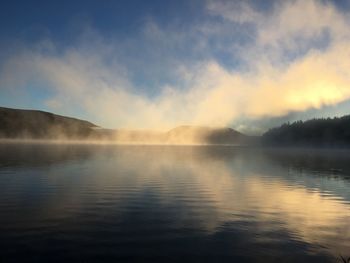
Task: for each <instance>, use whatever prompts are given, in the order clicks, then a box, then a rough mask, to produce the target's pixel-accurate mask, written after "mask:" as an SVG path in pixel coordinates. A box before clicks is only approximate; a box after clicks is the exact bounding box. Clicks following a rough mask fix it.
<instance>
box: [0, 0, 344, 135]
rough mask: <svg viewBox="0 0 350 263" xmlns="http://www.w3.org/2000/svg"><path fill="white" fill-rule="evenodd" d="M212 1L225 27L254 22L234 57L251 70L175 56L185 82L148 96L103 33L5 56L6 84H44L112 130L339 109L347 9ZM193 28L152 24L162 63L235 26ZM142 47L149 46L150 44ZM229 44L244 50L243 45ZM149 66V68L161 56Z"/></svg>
mask: <svg viewBox="0 0 350 263" xmlns="http://www.w3.org/2000/svg"><path fill="white" fill-rule="evenodd" d="M207 7H208V11H209V16H210V17H212V16H220V17H222V18H223V20H222V21H221V22H220V23H222V24H223V25H224V28H226V29H227V28H230V27H229V26H228V25H230V24H231V23H238V24H242V23H251V24H254V25H255V27H256V29H257V30H256V32H255V41H253V42H250V43H249V44H244V45H242V46H240V47H239V50H240V53H239V54H238V55H237V54H236V56H239V57H240V58H241V59H242V60H245V61H246V63H247V66H246V67H245V68H243V69H242V68H239V69H235V70H233V69H228V68H225V67H224V66H223V65H222V64H220V63H219V60H217V59H216V58H215V56H209V57H208V58H206V59H204V58H202V59H201V60H192V61H191V60H190V58H189V61H183V63H181V61H176V63H175V64H172V65H175V66H174V67H171V68H165V69H162V70H168V71H172V72H173V74H175V75H176V76H177V77H178V78H179V80H178V83H175V84H171V85H170V84H168V85H167V84H163V85H161V86H159V87H158V88H157V93H156V94H155V95H153V96H149V95H147V94H145V93H143V92H140V91H139V90H138V87H137V84H135V83H133V81H132V79H131V78H130V75H129V73H130V71H132V68H128V65H124V64H123V63H122V62H120V61H119V60H118V56H116V55H115V54H116V53H118V54H120V53H122V52H123V51H120V50H118V52H115V51H116V48H113V45H114V42H112V43H109V42H108V41H107V43H104V42H106V41H103V40H101V39H99V41H97V42H95V43H94V42H93V43H86V42H83V44H81V45H77V46H76V47H75V48H67V49H66V50H64V51H63V52H61V53H55V52H52V51H50V52H42V51H41V50H34V51H33V50H27V51H26V52H22V53H20V54H18V55H16V56H14V57H12V58H11V59H10V60H9V61H7V62H6V64H5V65H4V68H3V70H2V74H1V75H0V82H1V83H6V85H7V86H12V87H17V88H18V87H26V83H28V82H30V81H35V80H40V81H41V82H42V83H45V85H46V86H47V87H48V88H51V89H52V93H53V94H54V96H52V97H51V98H49V99H48V100H47V101H46V105H47V106H49V107H51V108H52V109H53V110H58V111H59V110H60V109H64V110H65V112H69V109H72V110H71V111H72V115H74V110H73V109H74V107H75V106H74V105H80V107H81V108H82V109H83V110H84V111H86V112H87V115H89V116H92V120H97V122H98V124H101V125H103V126H107V127H113V128H114V127H129V128H170V127H173V126H176V125H180V124H200V125H210V126H221V125H230V124H232V123H234V121H235V120H236V119H238V118H242V117H246V118H261V117H266V116H267V117H269V116H282V115H284V114H287V113H288V112H291V111H304V110H307V109H310V108H321V107H323V106H324V105H335V104H337V103H339V102H342V101H344V100H346V99H349V98H350V88H349V84H350V75H349V73H348V69H349V68H350V59H349V56H350V48H349V47H350V41H349V39H350V38H349V37H350V31H349V29H348V28H347V27H346V24H347V21H348V19H349V17H348V14H347V13H341V12H339V11H338V10H337V9H336V8H335V7H334V6H332V5H331V4H329V3H323V2H319V1H306V2H305V1H288V2H283V3H282V4H281V3H278V4H276V5H275V6H274V8H273V9H272V10H270V11H269V12H270V13H269V14H266V13H261V12H259V11H257V10H255V9H254V8H252V7H251V6H249V5H248V4H247V3H246V2H239V3H238V4H237V2H218V1H215V2H209V3H208V6H207ZM208 21H209V22H208V23H207V24H205V26H208V25H210V23H211V22H210V19H209V20H208ZM193 27H195V28H190V29H188V30H187V31H186V30H184V31H180V30H178V31H176V32H181V34H180V35H174V31H172V30H170V29H169V28H168V29H167V30H165V29H164V28H162V26H161V25H158V24H156V23H155V22H154V21H147V22H146V25H145V28H144V31H143V32H142V34H143V37H144V38H148V39H151V40H152V41H151V42H152V44H154V45H155V46H154V47H153V49H152V51H153V52H154V54H157V50H158V49H159V50H161V53H159V54H158V55H157V56H155V57H154V58H156V59H157V60H161V59H162V56H166V55H167V53H166V50H167V48H169V49H171V48H177V47H181V45H191V44H192V43H191V41H190V40H192V39H194V38H196V36H197V35H196V34H198V38H199V39H200V41H199V42H201V41H205V42H206V43H205V44H203V43H202V44H201V45H198V43H199V42H198V43H194V45H196V47H198V48H202V49H203V50H202V52H205V51H208V52H210V51H209V49H208V48H210V45H209V44H208V43H210V39H211V38H213V37H215V38H220V37H227V34H230V31H229V30H228V31H227V30H223V31H220V32H212V31H211V30H207V31H206V34H204V35H203V30H197V29H198V25H193ZM213 28H215V27H213ZM201 29H203V27H201ZM324 30H328V32H329V34H330V36H331V38H330V39H329V43H328V45H326V46H325V47H322V48H318V47H317V46H316V47H314V46H312V44H313V43H314V42H313V41H314V39H315V38H316V39H317V38H318V37H319V36H320V34H322V32H324ZM214 33H215V34H214ZM193 34H194V35H193ZM232 37H233V38H234V36H232ZM128 41H130V40H128ZM137 41H140V39H138V40H137ZM145 41H146V40H145ZM147 41H149V40H147ZM320 41H321V40H320ZM138 44H139V46H140V48H142V43H138ZM148 44H149V43H148ZM229 44H230V43H228V46H227V49H228V50H230V45H229ZM231 44H232V45H234V46H237V43H234V42H232V43H231ZM157 45H159V46H157ZM116 46H117V48H119V47H121V46H123V45H116ZM301 46H302V47H305V46H306V47H307V48H306V49H305V50H304V52H302V53H301V54H299V55H298V56H296V57H293V58H289V57H288V55H286V54H285V52H284V51H285V49H288V50H292V51H295V50H296V51H298V49H300V47H301ZM51 49H52V47H51ZM234 50H237V49H234ZM168 52H169V54H170V53H171V50H169V51H168ZM175 55H176V54H172V56H175ZM140 59H141V58H140ZM226 59H229V58H226ZM148 63H149V64H150V67H151V66H152V64H153V61H149V62H148ZM154 63H155V64H157V63H158V61H154ZM144 64H145V65H146V64H147V63H144ZM157 65H160V66H162V65H164V64H162V63H160V64H157ZM160 72H161V71H160ZM157 77H159V76H154V78H157ZM180 86H181V87H180ZM58 113H59V112H58ZM245 129H246V127H245Z"/></svg>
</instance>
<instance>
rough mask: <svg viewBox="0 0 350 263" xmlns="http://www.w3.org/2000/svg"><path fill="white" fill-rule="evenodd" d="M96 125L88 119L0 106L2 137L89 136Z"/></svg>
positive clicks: (0, 131)
mask: <svg viewBox="0 0 350 263" xmlns="http://www.w3.org/2000/svg"><path fill="white" fill-rule="evenodd" d="M96 127H97V126H96V125H95V124H93V123H91V122H88V121H84V120H79V119H75V118H70V117H64V116H60V115H56V114H52V113H49V112H45V111H38V110H20V109H10V108H4V107H0V138H32V139H52V138H55V139H57V138H64V139H67V138H68V139H75V138H87V137H89V136H90V135H92V134H93V132H94V128H96Z"/></svg>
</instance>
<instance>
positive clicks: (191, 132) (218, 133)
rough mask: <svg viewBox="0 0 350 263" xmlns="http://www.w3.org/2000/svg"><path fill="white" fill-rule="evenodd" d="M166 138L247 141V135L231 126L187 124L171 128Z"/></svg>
mask: <svg viewBox="0 0 350 263" xmlns="http://www.w3.org/2000/svg"><path fill="white" fill-rule="evenodd" d="M166 138H167V142H169V143H172V142H177V143H209V144H244V143H246V142H247V141H248V136H246V135H244V134H242V133H240V132H238V131H236V130H234V129H231V128H211V127H202V126H189V125H183V126H179V127H176V128H174V129H171V130H170V131H168V132H167V134H166Z"/></svg>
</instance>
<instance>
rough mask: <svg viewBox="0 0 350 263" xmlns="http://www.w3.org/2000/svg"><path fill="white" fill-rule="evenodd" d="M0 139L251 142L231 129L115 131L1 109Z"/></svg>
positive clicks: (57, 117) (32, 112) (46, 114)
mask: <svg viewBox="0 0 350 263" xmlns="http://www.w3.org/2000/svg"><path fill="white" fill-rule="evenodd" d="M0 138H12V139H15V138H17V139H21V138H23V139H78V140H90V139H91V140H108V141H114V142H120V143H159V144H247V143H251V141H252V138H253V137H250V136H246V135H244V134H242V133H240V132H238V131H235V130H233V129H231V128H210V127H201V126H179V127H176V128H174V129H171V130H169V131H167V132H158V131H152V130H126V129H119V130H112V129H103V128H100V127H98V126H97V125H95V124H93V123H91V122H88V121H84V120H79V119H75V118H70V117H65V116H60V115H56V114H52V113H49V112H44V111H37V110H20V109H10V108H3V107H0Z"/></svg>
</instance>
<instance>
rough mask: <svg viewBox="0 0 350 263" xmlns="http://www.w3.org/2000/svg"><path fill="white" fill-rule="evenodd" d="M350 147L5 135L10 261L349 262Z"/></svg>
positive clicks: (0, 242)
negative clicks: (38, 140)
mask: <svg viewBox="0 0 350 263" xmlns="http://www.w3.org/2000/svg"><path fill="white" fill-rule="evenodd" d="M349 153H350V152H349V151H346V150H329V151H326V150H296V149H294V150H293V149H291V150H281V149H269V150H267V149H259V148H250V147H230V146H141V145H139V146H136V145H131V146H126V145H124V146H122V145H119V146H118V145H83V144H82V145H79V144H63V145H58V144H57V145H56V144H29V143H28V144H15V143H4V144H1V145H0V262H101V261H108V262H123V261H124V262H130V261H138V262H297V261H299V262H337V258H338V257H339V256H340V255H342V256H344V257H350V154H349Z"/></svg>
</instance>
